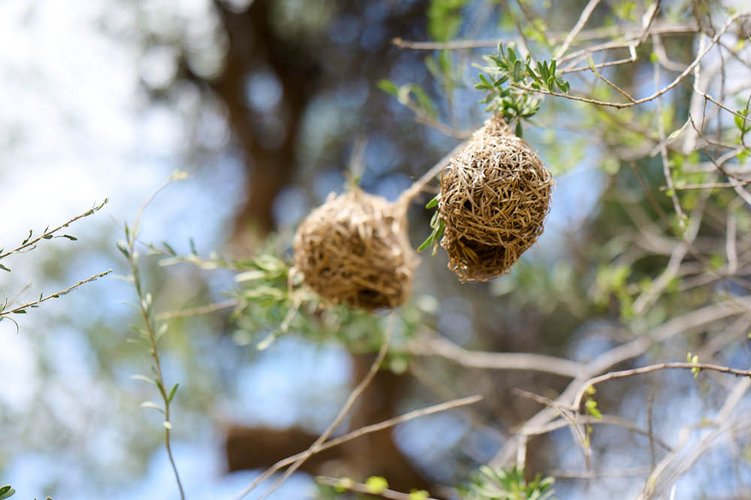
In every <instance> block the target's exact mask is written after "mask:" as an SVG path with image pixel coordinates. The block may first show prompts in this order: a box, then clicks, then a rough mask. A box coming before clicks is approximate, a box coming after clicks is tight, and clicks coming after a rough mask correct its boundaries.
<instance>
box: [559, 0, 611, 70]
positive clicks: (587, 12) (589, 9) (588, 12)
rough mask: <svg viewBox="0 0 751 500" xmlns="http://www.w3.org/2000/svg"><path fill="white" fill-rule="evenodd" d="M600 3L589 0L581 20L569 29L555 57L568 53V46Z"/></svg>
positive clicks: (596, 0) (597, 0)
mask: <svg viewBox="0 0 751 500" xmlns="http://www.w3.org/2000/svg"><path fill="white" fill-rule="evenodd" d="M599 4H600V0H589V2H588V3H587V6H586V7H584V10H582V13H581V15H580V16H579V20H578V21H576V24H575V25H574V27H573V29H572V30H571V31H569V33H568V35H566V39H565V40H564V41H563V44H562V45H561V46H560V47H559V48H558V50H557V51H556V52H555V55H554V56H553V58H554V59H560V58H561V56H562V55H563V54H565V53H566V51H567V50H568V48H569V47H570V46H571V43H572V42H573V41H574V39H575V38H576V35H578V34H579V32H580V31H581V30H582V29H583V28H584V25H585V24H587V21H589V17H590V16H591V15H592V12H594V10H595V8H596V7H597V6H598V5H599Z"/></svg>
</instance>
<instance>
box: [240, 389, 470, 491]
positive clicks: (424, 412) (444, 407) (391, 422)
mask: <svg viewBox="0 0 751 500" xmlns="http://www.w3.org/2000/svg"><path fill="white" fill-rule="evenodd" d="M479 401H482V396H480V395H477V394H476V395H474V396H467V397H463V398H458V399H454V400H451V401H446V402H445V403H440V404H437V405H433V406H428V407H427V408H421V409H419V410H413V411H411V412H408V413H405V414H403V415H400V416H398V417H393V418H390V419H388V420H384V421H382V422H378V423H376V424H371V425H366V426H364V427H360V428H359V429H356V430H354V431H351V432H348V433H347V434H344V435H343V436H338V437H335V438H334V439H332V440H330V441H327V442H325V443H323V444H322V445H321V447H320V449H319V450H318V453H320V452H322V451H325V450H328V449H330V448H334V447H335V446H339V445H341V444H344V443H347V442H349V441H352V440H353V439H357V438H359V437H362V436H366V435H368V434H372V433H374V432H380V431H383V430H386V429H389V428H391V427H394V426H396V425H398V424H401V423H404V422H409V421H410V420H415V419H417V418H421V417H425V416H428V415H432V414H434V413H440V412H444V411H448V410H453V409H456V408H460V407H462V406H467V405H471V404H475V403H477V402H479ZM306 453H307V450H306V451H303V452H300V453H297V454H296V455H292V456H291V457H287V458H285V459H282V460H280V461H278V462H277V463H275V464H274V465H273V466H271V467H269V468H268V469H266V470H265V471H264V472H263V474H261V475H260V476H259V477H258V478H256V479H255V480H254V481H253V483H252V484H251V485H250V486H248V488H246V489H245V490H243V491H242V492H241V493H240V494H239V495H238V496H237V497H236V498H237V499H238V500H239V499H240V498H243V497H245V496H246V495H247V494H248V493H250V492H251V491H253V489H255V488H256V487H257V486H258V484H260V483H262V482H263V481H265V480H266V479H268V478H269V477H271V476H272V475H273V474H274V473H275V472H277V471H279V470H280V469H282V468H284V467H286V466H287V465H290V464H292V463H294V462H295V461H296V460H298V459H299V458H300V457H302V456H303V455H305V454H306Z"/></svg>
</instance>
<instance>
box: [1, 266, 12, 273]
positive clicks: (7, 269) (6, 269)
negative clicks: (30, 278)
mask: <svg viewBox="0 0 751 500" xmlns="http://www.w3.org/2000/svg"><path fill="white" fill-rule="evenodd" d="M0 270H3V271H8V272H10V268H9V267H5V266H4V265H2V264H0Z"/></svg>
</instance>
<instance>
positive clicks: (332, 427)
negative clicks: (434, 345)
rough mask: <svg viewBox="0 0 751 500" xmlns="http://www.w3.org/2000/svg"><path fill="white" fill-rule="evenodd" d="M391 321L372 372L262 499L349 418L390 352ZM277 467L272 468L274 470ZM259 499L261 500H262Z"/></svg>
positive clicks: (277, 486)
mask: <svg viewBox="0 0 751 500" xmlns="http://www.w3.org/2000/svg"><path fill="white" fill-rule="evenodd" d="M391 320H392V321H390V322H389V325H388V326H387V327H386V331H385V335H384V338H383V341H382V342H381V348H380V349H379V350H378V354H377V355H376V358H375V360H373V364H371V365H370V370H368V373H367V374H366V375H365V377H363V379H362V380H361V381H360V382H359V383H358V384H357V386H356V387H355V388H354V390H352V392H351V393H350V395H349V397H347V400H346V401H345V402H344V405H342V407H341V409H340V410H339V413H338V414H337V415H336V417H335V418H334V420H333V421H332V422H331V424H330V425H329V426H328V427H327V428H326V430H325V431H324V432H323V433H321V435H320V436H318V438H317V439H316V440H315V441H314V442H313V444H311V445H310V447H308V449H307V450H306V451H305V452H303V453H302V455H300V456H299V457H298V458H297V459H296V460H295V461H294V462H293V463H292V465H290V466H289V467H288V468H287V470H285V471H284V474H282V476H281V477H280V478H279V479H277V480H276V481H275V482H274V484H272V485H271V486H270V487H269V489H268V490H266V492H264V493H263V494H262V495H261V496H260V499H264V498H267V497H268V496H269V495H271V494H272V493H273V492H274V491H276V490H277V488H279V486H281V485H282V483H284V481H286V480H287V478H288V477H289V476H291V475H292V473H293V472H295V471H296V470H297V469H298V468H300V466H301V465H302V464H303V463H305V461H307V460H308V459H309V458H310V457H312V456H313V455H315V454H316V453H318V452H319V451H321V447H322V445H323V444H324V443H325V442H326V440H328V438H329V437H330V436H331V434H333V433H334V431H335V430H336V429H337V428H338V427H339V425H340V424H341V423H342V422H343V421H344V418H345V417H346V416H347V414H348V413H349V411H350V410H351V409H352V407H353V406H354V404H355V402H356V401H357V399H358V398H359V397H360V396H361V395H362V393H363V392H364V391H365V389H367V387H368V386H369V385H370V382H372V380H373V378H374V377H375V375H376V373H377V372H378V369H379V368H380V367H381V363H383V360H384V359H385V358H386V353H387V352H388V347H389V343H390V340H391V334H392V332H393V325H392V322H393V316H392V317H391ZM274 467H275V466H272V469H273V468H274ZM263 476H264V475H261V476H259V478H258V479H260V478H261V477H263ZM258 479H256V480H255V481H253V483H252V484H251V485H250V486H249V487H248V488H247V489H245V490H244V491H243V492H242V493H241V494H240V497H239V498H242V497H244V496H245V495H247V494H248V493H250V492H251V491H253V489H254V488H255V487H256V486H257V485H258V484H259V483H260V481H259V480H258ZM260 499H259V500H260Z"/></svg>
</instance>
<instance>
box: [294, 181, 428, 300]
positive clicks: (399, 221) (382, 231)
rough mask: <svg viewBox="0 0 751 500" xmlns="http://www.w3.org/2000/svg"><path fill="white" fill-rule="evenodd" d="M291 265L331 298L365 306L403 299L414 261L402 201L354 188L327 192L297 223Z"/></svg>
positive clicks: (309, 284)
mask: <svg viewBox="0 0 751 500" xmlns="http://www.w3.org/2000/svg"><path fill="white" fill-rule="evenodd" d="M294 265H295V268H296V269H297V270H298V271H299V272H301V274H302V275H303V282H304V283H305V284H306V285H307V286H308V287H310V288H311V289H312V290H313V291H315V292H316V293H317V294H318V295H319V296H321V297H322V298H324V299H326V300H328V301H330V302H333V303H335V304H348V305H350V306H353V307H357V308H360V309H364V310H367V311H372V310H375V309H381V308H393V307H397V306H399V305H401V304H403V303H404V302H405V301H406V300H407V298H408V296H409V293H410V290H411V286H412V275H413V271H414V269H415V267H416V265H417V256H416V254H415V252H414V250H413V249H412V247H411V245H410V242H409V238H408V236H407V223H406V207H405V206H404V205H403V204H393V203H389V202H388V201H387V200H386V199H385V198H382V197H380V196H374V195H370V194H367V193H365V192H363V191H361V190H359V189H357V188H354V190H352V191H350V192H347V193H344V194H341V195H338V196H335V197H329V200H328V201H327V202H326V203H324V204H323V205H322V206H320V207H318V208H317V209H315V210H314V211H313V212H312V213H311V214H310V215H309V216H308V217H307V218H306V219H305V220H304V221H303V222H302V224H301V225H300V227H299V228H298V229H297V233H296V235H295V240H294Z"/></svg>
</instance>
